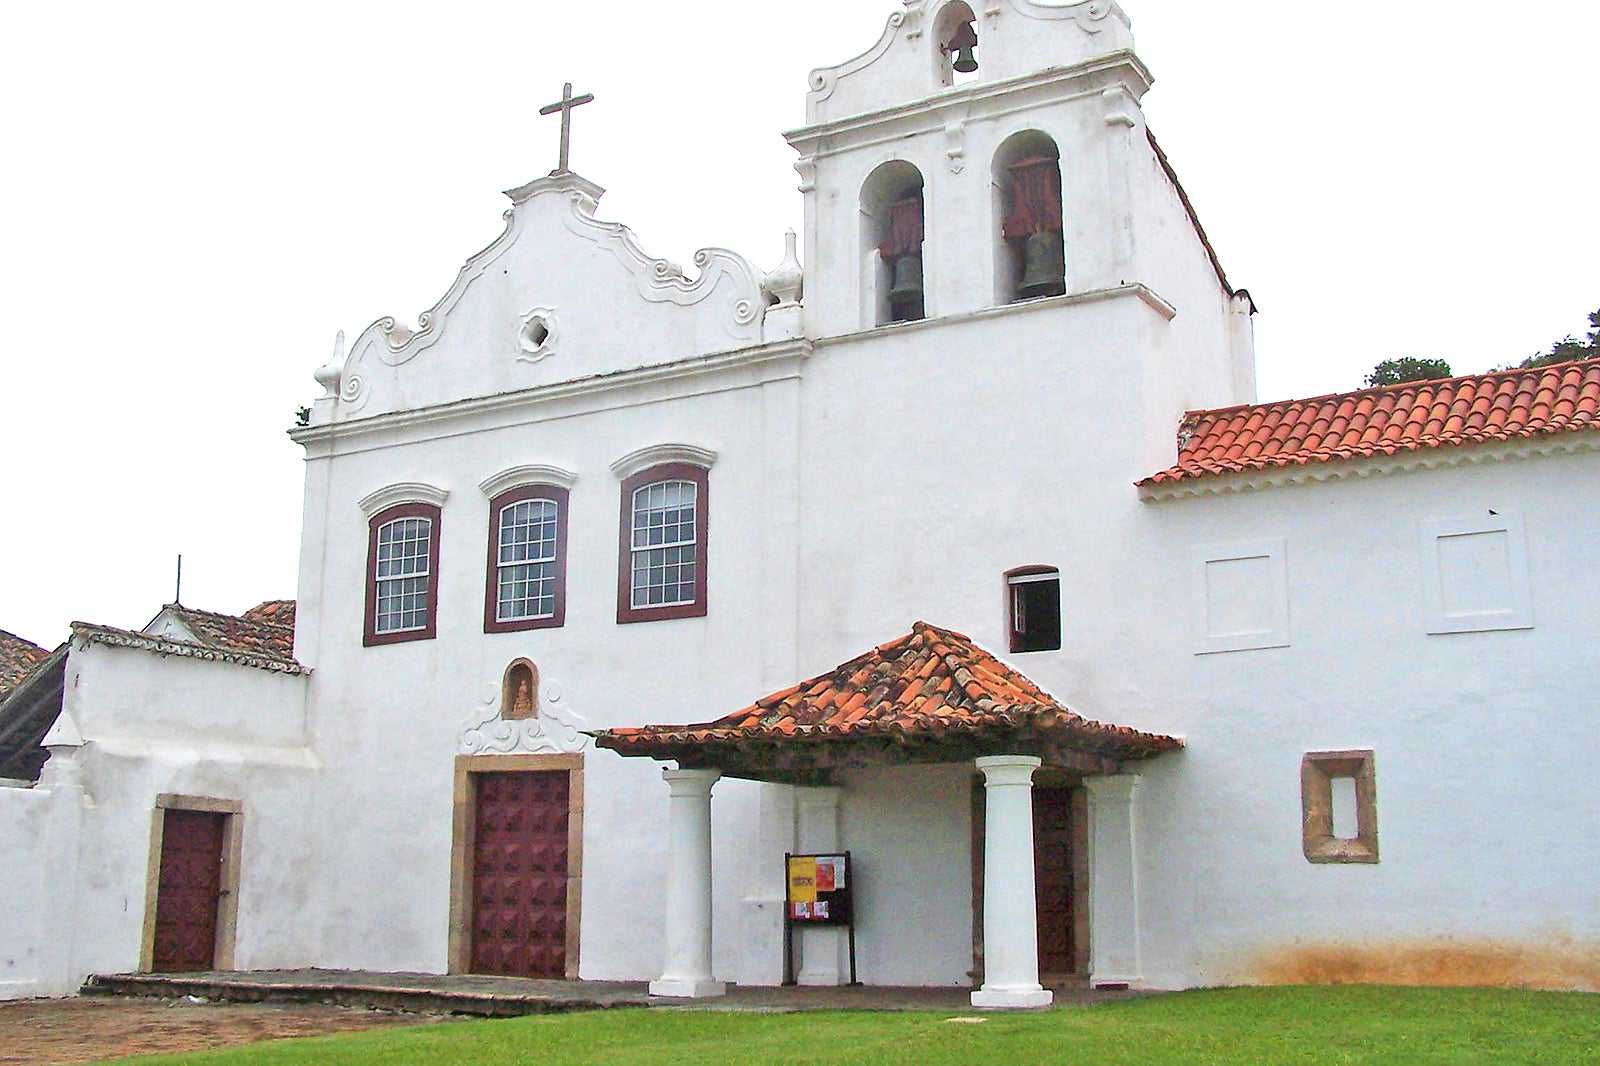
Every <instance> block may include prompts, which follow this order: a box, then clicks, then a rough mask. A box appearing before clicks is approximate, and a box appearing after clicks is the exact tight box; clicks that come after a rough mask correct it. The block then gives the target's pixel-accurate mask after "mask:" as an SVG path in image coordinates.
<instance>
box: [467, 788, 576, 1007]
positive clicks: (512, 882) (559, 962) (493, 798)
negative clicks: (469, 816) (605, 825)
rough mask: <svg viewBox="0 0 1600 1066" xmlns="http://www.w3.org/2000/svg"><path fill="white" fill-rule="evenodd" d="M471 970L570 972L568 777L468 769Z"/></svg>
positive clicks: (539, 974) (511, 974)
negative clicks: (472, 821) (472, 807)
mask: <svg viewBox="0 0 1600 1066" xmlns="http://www.w3.org/2000/svg"><path fill="white" fill-rule="evenodd" d="M473 778H474V782H475V788H476V810H477V816H476V828H475V832H474V838H473V855H472V972H473V973H480V974H495V975H499V976H505V977H547V978H563V977H565V976H566V972H567V858H568V856H567V816H568V808H569V804H570V800H571V796H570V792H569V788H570V786H569V783H568V775H567V773H566V772H565V771H561V772H554V773H539V772H534V773H486V774H474V775H473Z"/></svg>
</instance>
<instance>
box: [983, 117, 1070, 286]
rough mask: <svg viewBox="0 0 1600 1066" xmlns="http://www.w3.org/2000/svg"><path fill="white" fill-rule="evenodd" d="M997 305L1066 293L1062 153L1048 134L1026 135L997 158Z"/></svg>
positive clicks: (1016, 138) (1032, 132) (1008, 140)
mask: <svg viewBox="0 0 1600 1066" xmlns="http://www.w3.org/2000/svg"><path fill="white" fill-rule="evenodd" d="M993 188H994V213H995V233H996V238H995V272H994V274H995V302H996V303H1002V304H1009V303H1019V302H1021V301H1023V300H1037V299H1040V298H1041V297H1045V296H1060V295H1062V294H1063V293H1065V292H1066V291H1067V255H1066V234H1065V227H1064V223H1063V213H1062V181H1061V150H1060V149H1059V148H1057V147H1056V142H1055V141H1054V140H1053V139H1052V138H1051V137H1050V135H1049V134H1047V133H1043V132H1041V131H1039V130H1024V131H1022V132H1021V133H1015V134H1012V135H1011V136H1010V137H1008V138H1006V140H1005V141H1004V142H1002V143H1001V145H1000V149H999V151H997V152H996V153H995V156H994V173H993Z"/></svg>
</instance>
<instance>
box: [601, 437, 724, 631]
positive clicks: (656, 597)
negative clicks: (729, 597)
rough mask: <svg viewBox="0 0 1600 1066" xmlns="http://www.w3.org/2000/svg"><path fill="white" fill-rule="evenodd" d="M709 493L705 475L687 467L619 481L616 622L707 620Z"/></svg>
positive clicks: (666, 467) (643, 472) (667, 468)
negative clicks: (619, 518) (620, 509)
mask: <svg viewBox="0 0 1600 1066" xmlns="http://www.w3.org/2000/svg"><path fill="white" fill-rule="evenodd" d="M709 488H710V485H709V477H708V472H707V470H706V469H705V468H704V467H701V466H694V465H691V464H689V463H663V464H660V465H658V466H652V467H650V468H648V469H646V470H641V471H639V472H638V473H636V474H634V475H633V476H631V477H629V478H627V479H626V480H625V481H623V483H622V520H621V531H620V532H621V538H620V540H621V551H620V557H619V559H618V575H617V621H618V622H620V623H631V622H651V621H656V620H660V619H669V618H700V617H703V616H704V615H705V613H706V562H707V557H708V553H707V543H706V538H707V531H708V530H709V528H710V526H709V522H708V515H709V508H710V498H709V497H710V492H709Z"/></svg>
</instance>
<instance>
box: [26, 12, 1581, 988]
mask: <svg viewBox="0 0 1600 1066" xmlns="http://www.w3.org/2000/svg"><path fill="white" fill-rule="evenodd" d="M1151 83H1152V75H1151V72H1150V71H1149V70H1148V69H1147V68H1146V66H1145V64H1144V63H1143V62H1142V61H1141V60H1140V58H1139V56H1138V55H1137V54H1136V52H1135V50H1134V38H1133V33H1132V27H1131V23H1130V20H1129V18H1128V16H1127V14H1126V13H1125V12H1124V10H1123V9H1122V7H1121V6H1120V5H1119V4H1118V3H1117V2H1115V0H1090V2H1082V3H1075V4H1074V3H1067V4H1059V3H1058V4H1044V3H1039V2H1037V0H927V2H924V0H909V2H906V3H903V4H900V5H898V6H897V10H895V12H894V13H893V14H892V16H891V17H890V18H889V21H888V25H887V27H886V28H885V30H884V32H883V35H882V37H881V38H880V39H879V40H878V41H877V42H876V43H874V44H873V45H872V46H871V47H870V48H868V49H867V50H866V51H865V52H863V53H861V54H860V55H858V56H856V57H855V58H854V59H851V60H849V61H847V62H845V63H842V64H840V65H837V66H831V67H823V68H820V69H818V70H816V71H814V72H813V73H812V74H811V76H810V80H809V85H808V87H807V89H808V91H807V96H806V122H805V125H803V126H801V127H800V128H798V129H794V130H791V131H789V132H787V133H786V134H784V136H785V137H786V139H787V140H788V143H789V144H790V145H791V146H792V147H793V149H794V151H795V153H796V155H797V162H796V164H795V166H796V169H797V171H798V173H799V178H800V181H799V190H800V194H801V197H802V199H803V204H804V224H803V228H802V231H801V232H800V233H799V234H791V235H790V238H789V242H788V254H787V255H786V256H785V257H784V259H783V260H782V262H781V263H780V264H779V265H778V266H777V267H776V268H775V269H773V270H771V271H763V270H759V269H757V268H756V267H755V266H753V265H752V264H751V262H750V261H749V260H747V259H745V258H744V257H743V256H741V255H739V254H737V253H735V252H732V251H728V250H725V249H721V248H707V249H705V250H702V251H700V252H698V253H696V255H695V257H694V262H693V263H692V264H689V265H687V266H680V265H678V264H675V263H672V262H668V261H667V260H664V259H657V258H654V257H652V256H651V255H650V254H649V253H648V252H647V251H645V250H644V249H643V248H642V247H641V246H640V244H639V242H638V241H637V240H636V239H635V237H634V235H633V233H632V232H631V231H630V230H629V229H628V228H627V227H626V226H624V225H621V224H619V223H617V222H615V221H611V220H609V219H608V218H607V217H606V213H605V210H604V208H603V206H602V199H603V196H604V190H603V189H602V188H601V187H600V186H599V185H598V184H596V183H595V182H594V181H592V180H590V179H589V178H587V177H584V176H580V175H579V174H578V173H576V172H574V171H573V170H572V169H570V168H569V166H568V160H567V157H566V150H565V141H564V144H563V156H562V165H561V166H560V167H558V168H557V169H556V170H555V171H554V172H552V173H550V174H549V175H548V176H545V177H541V178H538V179H536V180H533V181H530V182H528V183H527V184H525V185H522V186H520V187H518V188H514V189H511V190H510V191H509V192H508V193H507V196H508V197H509V199H510V208H509V209H508V210H507V211H506V213H505V216H504V229H503V231H502V232H501V233H500V235H499V236H498V237H496V238H495V239H494V240H493V242H492V243H491V244H489V245H488V247H486V248H484V249H483V250H482V251H481V252H479V253H478V254H476V255H474V256H473V257H472V258H471V259H470V260H469V261H468V262H467V264H466V266H465V267H464V268H462V270H461V272H460V274H459V276H457V277H456V279H455V281H454V283H453V284H451V285H450V287H449V289H448V291H446V292H445V293H444V295H443V296H442V297H441V298H440V299H439V301H438V303H436V304H435V305H434V306H433V307H432V308H431V309H429V310H428V311H427V312H426V313H425V314H423V315H422V316H421V317H420V318H419V319H418V320H417V324H416V325H415V326H407V325H404V324H402V323H401V322H400V321H398V320H396V319H394V318H384V319H381V320H379V321H378V322H376V323H374V324H373V325H371V326H370V327H368V328H367V330H366V331H365V332H363V333H362V334H361V335H360V336H359V337H358V338H356V339H355V341H354V342H353V343H352V344H351V345H349V347H348V350H345V347H344V345H343V344H342V343H341V345H340V347H339V349H338V350H337V351H336V353H335V355H334V357H333V358H332V359H331V360H330V361H329V362H328V363H327V364H326V365H324V366H322V367H321V368H320V369H317V370H316V372H315V380H316V382H317V383H318V384H319V386H320V388H321V390H322V395H321V397H320V398H319V399H317V400H316V401H315V403H314V404H313V406H312V408H311V411H310V416H309V420H308V421H307V422H306V424H304V425H302V426H299V427H297V428H295V429H293V430H292V431H291V436H292V437H293V439H294V440H295V441H296V442H298V444H299V445H300V446H301V447H302V448H303V449H304V453H305V495H304V521H303V533H302V540H301V547H300V570H299V579H298V590H297V592H296V598H295V600H294V601H293V602H286V601H285V602H268V603H264V604H262V605H261V606H259V607H257V608H254V609H252V610H251V611H249V612H247V613H246V614H244V615H240V616H227V615H216V614H210V613H207V612H203V611H195V610H192V609H190V608H188V607H185V606H182V605H177V604H174V605H171V606H169V607H167V608H165V609H163V610H161V611H160V612H159V613H158V614H157V616H156V617H155V618H154V619H153V620H152V622H151V623H150V624H149V625H147V626H146V627H144V629H143V630H141V631H129V630H122V629H116V628H112V627H107V626H101V625H91V624H86V623H84V624H77V625H75V626H74V627H73V630H72V633H71V636H70V638H69V640H68V642H67V643H66V644H65V645H64V646H63V647H62V648H61V649H60V650H58V651H57V652H55V653H54V654H53V655H47V654H46V653H44V652H43V651H42V650H39V649H35V650H34V651H33V652H30V653H29V656H30V659H31V661H30V663H29V664H28V668H27V669H26V670H25V671H22V673H23V674H25V676H23V677H21V679H20V680H19V681H18V683H17V685H16V687H15V688H14V689H13V690H12V691H11V692H10V693H9V695H8V696H6V697H5V701H4V703H0V765H4V766H7V767H18V768H20V769H16V770H8V771H6V773H7V774H14V775H16V776H17V777H18V778H19V779H17V780H7V781H0V854H3V855H5V856H6V857H7V858H8V863H7V866H8V873H7V879H8V883H7V894H8V898H9V899H10V900H12V901H14V902H13V903H12V904H11V905H8V906H7V907H5V908H0V997H22V996H36V995H60V994H70V993H71V992H73V991H74V990H76V989H77V988H78V987H79V986H80V985H81V984H82V982H83V981H84V979H85V978H86V976H88V975H90V974H94V973H122V972H138V971H156V972H162V971H196V970H262V969H286V968H300V967H320V968H326V969H349V970H355V969H360V970H373V971H395V972H402V971H403V972H423V973H473V974H499V975H512V976H533V977H556V978H568V979H574V980H607V981H613V980H614V981H641V982H643V981H648V982H650V990H651V992H652V993H653V994H655V995H658V996H662V997H675V998H704V997H714V996H717V995H720V994H721V993H722V992H723V991H724V990H725V988H726V987H727V985H728V984H729V983H737V984H740V985H747V986H748V985H756V986H761V985H779V984H782V983H784V982H785V981H786V980H789V979H792V980H794V981H797V982H798V983H800V984H804V985H836V984H843V983H848V982H850V981H851V980H852V979H855V980H858V981H860V982H862V983H865V984H867V985H886V986H944V987H955V988H970V989H971V995H972V1002H973V1004H974V1005H976V1006H979V1007H1030V1006H1041V1005H1044V1004H1047V1003H1049V1002H1051V999H1052V989H1058V988H1061V987H1066V986H1082V985H1086V984H1087V985H1091V986H1094V987H1132V988H1150V989H1179V988H1189V987H1195V986H1209V985H1224V984H1256V983H1274V982H1289V981H1302V980H1322V979H1341V980H1364V981H1411V982H1424V983H1450V984H1454V983H1504V984H1518V985H1533V986H1540V987H1558V988H1588V989H1591V990H1597V991H1600V905H1597V897H1596V889H1595V887H1594V886H1595V878H1594V872H1595V870H1596V869H1597V868H1600V841H1597V838H1596V835H1595V833H1594V832H1593V829H1594V822H1595V814H1596V809H1597V794H1596V790H1595V785H1594V784H1593V777H1594V775H1593V773H1592V767H1593V766H1594V765H1595V764H1596V762H1597V761H1600V731H1597V730H1596V728H1595V725H1594V722H1593V721H1592V720H1591V715H1594V714H1595V713H1596V712H1597V711H1600V706H1597V700H1596V695H1595V693H1596V691H1597V685H1596V678H1597V673H1600V568H1597V567H1596V566H1595V565H1594V548H1595V545H1596V542H1597V517H1596V516H1597V515H1600V455H1597V448H1600V432H1596V430H1600V415H1597V408H1600V360H1596V361H1591V362H1588V363H1571V364H1566V365H1561V366H1553V367H1546V368H1543V369H1538V370H1518V371H1509V372H1503V373H1494V374H1485V375H1479V376H1474V377H1466V378H1457V379H1453V380H1448V381H1437V382H1426V383H1419V384H1411V385H1404V386H1397V387H1390V388H1380V389H1369V390H1364V391H1360V392H1354V393H1350V394H1346V395H1336V396H1323V397H1318V398H1315V399H1309V400H1296V401H1282V402H1272V403H1259V402H1258V401H1257V396H1256V384H1255V382H1256V376H1255V367H1256V351H1255V346H1254V337H1253V327H1252V322H1253V316H1254V315H1255V314H1256V313H1257V308H1256V306H1255V304H1254V302H1253V301H1252V300H1251V297H1250V295H1249V294H1248V293H1247V292H1246V291H1245V290H1243V289H1240V288H1237V287H1235V285H1234V284H1233V283H1232V282H1231V281H1230V279H1229V277H1228V275H1227V273H1225V271H1224V270H1223V266H1222V260H1221V258H1220V257H1219V254H1218V251H1217V249H1216V247H1215V246H1214V245H1213V242H1212V241H1211V240H1210V239H1209V238H1208V236H1207V233H1206V231H1205V230H1204V229H1203V228H1202V227H1201V224H1200V220H1199V218H1198V216H1197V214H1196V211H1195V208H1194V205H1193V204H1192V203H1191V202H1190V200H1189V198H1188V196H1187V195H1186V194H1185V192H1184V189H1183V186H1182V185H1181V184H1180V183H1179V180H1178V176H1177V173H1176V171H1175V170H1174V166H1173V163H1172V162H1171V161H1170V160H1169V159H1168V158H1167V156H1166V155H1165V154H1164V153H1163V151H1162V149H1161V147H1160V144H1159V143H1158V141H1157V140H1156V137H1155V135H1154V134H1153V133H1152V132H1151V130H1150V128H1149V126H1148V125H1147V123H1146V120H1145V114H1144V111H1143V110H1142V107H1141V101H1142V99H1143V98H1144V96H1145V94H1146V92H1147V91H1148V90H1149V89H1150V88H1151ZM583 102H584V101H583V98H582V97H576V98H575V97H573V95H572V93H571V86H569V87H568V91H567V92H566V93H565V94H564V96H563V100H562V101H561V102H560V103H558V104H556V105H553V106H552V108H551V109H549V110H551V111H552V112H560V115H561V121H562V122H563V123H566V122H569V121H571V122H578V123H581V121H582V112H581V111H580V112H578V113H577V115H576V116H574V114H573V109H574V108H576V107H578V106H579V105H580V104H582V103H583ZM632 180H643V178H642V176H641V175H635V176H634V177H633V179H632ZM1239 180H1240V181H1246V182H1247V181H1249V180H1250V179H1249V177H1248V175H1245V176H1242V177H1240V179H1239ZM1314 209H1315V205H1314V202H1312V201H1310V200H1308V202H1307V204H1306V210H1308V211H1309V210H1314ZM802 248H803V260H804V265H802ZM1347 310H1348V309H1347ZM1330 313H1337V312H1333V311H1332V309H1330ZM1270 356H1271V357H1272V358H1279V359H1285V358H1293V357H1294V353H1293V352H1274V353H1270ZM308 369H309V367H308ZM263 591H264V592H270V591H275V590H263ZM284 591H287V590H284ZM0 621H3V620H0ZM791 856H804V857H807V858H805V859H804V860H803V864H801V865H798V866H797V864H796V863H794V862H791V861H789V860H790V857H791ZM797 869H798V870H802V871H803V873H802V874H800V875H797V874H796V871H797ZM1463 960H1464V961H1463Z"/></svg>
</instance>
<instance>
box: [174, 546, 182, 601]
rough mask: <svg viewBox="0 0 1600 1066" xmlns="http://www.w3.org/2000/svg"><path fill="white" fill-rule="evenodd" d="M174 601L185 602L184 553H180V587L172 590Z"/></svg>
mask: <svg viewBox="0 0 1600 1066" xmlns="http://www.w3.org/2000/svg"><path fill="white" fill-rule="evenodd" d="M172 602H173V603H174V604H180V605H181V604H182V603H183V553H182V552H179V553H178V587H177V588H175V589H173V590H172Z"/></svg>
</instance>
